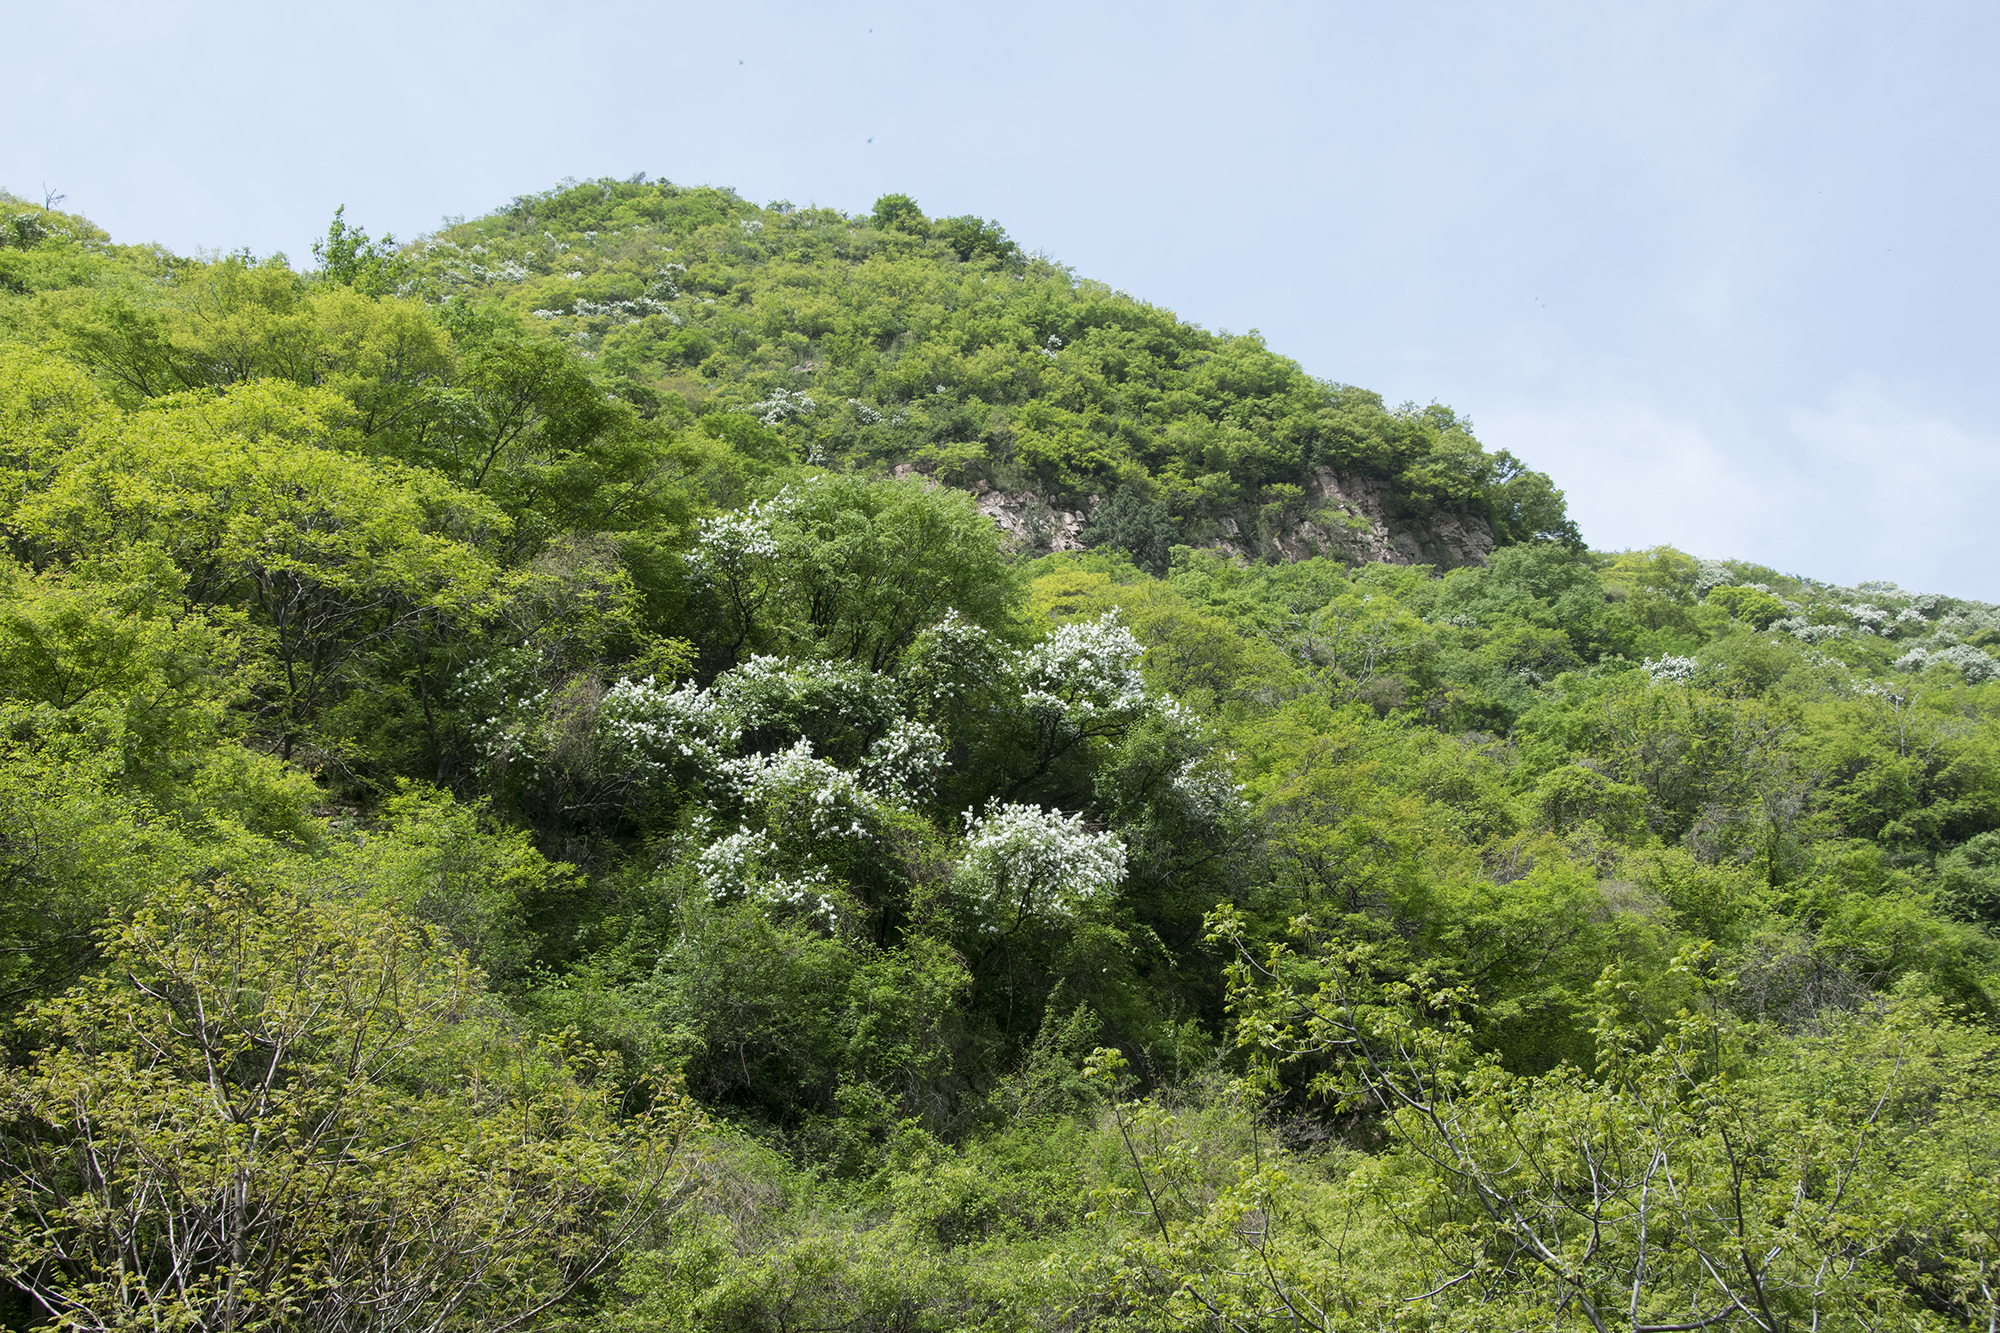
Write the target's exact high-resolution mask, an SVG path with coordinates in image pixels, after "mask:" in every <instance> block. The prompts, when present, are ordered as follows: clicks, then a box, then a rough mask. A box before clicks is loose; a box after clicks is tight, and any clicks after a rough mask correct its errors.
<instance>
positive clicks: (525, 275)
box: [397, 181, 1576, 567]
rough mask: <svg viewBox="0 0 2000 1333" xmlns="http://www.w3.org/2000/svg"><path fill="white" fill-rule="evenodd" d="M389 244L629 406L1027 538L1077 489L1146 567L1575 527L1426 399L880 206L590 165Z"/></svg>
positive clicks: (1521, 472) (1447, 554)
mask: <svg viewBox="0 0 2000 1333" xmlns="http://www.w3.org/2000/svg"><path fill="white" fill-rule="evenodd" d="M412 257H413V261H414V262H413V263H412V264H411V266H410V267H409V268H407V269H405V270H401V271H399V273H398V275H397V282H398V286H399V289H401V290H407V291H411V292H413V293H418V294H421V295H422V296H423V297H424V298H426V299H428V300H432V301H436V300H439V299H445V298H460V299H471V300H498V301H499V302H500V303H501V304H502V305H503V306H504V307H505V308H506V309H508V310H511V311H513V312H515V313H517V314H520V315H524V316H530V317H532V318H535V319H539V320H545V321H547V323H548V325H549V327H550V329H551V330H553V331H554V332H556V333H557V334H558V335H559V336H561V337H562V338H564V339H565V340H567V341H569V342H570V343H571V344H572V345H574V346H575V347H577V348H578V349H579V350H581V351H584V352H586V353H588V354H589V355H590V356H592V357H593V358H595V360H596V361H597V364H598V366H599V367H601V370H602V372H603V373H604V374H605V375H606V376H607V377H608V378H609V381H610V382H611V383H613V384H615V385H616V386H617V387H618V391H619V392H621V393H622V394H623V395H624V396H626V397H627V398H628V400H629V401H631V402H632V403H634V404H635V405H636V406H638V407H639V409H640V410H641V411H643V412H649V413H650V412H657V411H661V410H667V411H678V410H679V409H680V405H681V404H686V405H688V406H690V407H692V408H693V409H694V410H696V411H699V412H708V411H722V412H742V413H747V414H750V415H752V416H755V417H756V418H757V419H758V420H760V421H761V422H763V423H765V424H766V425H770V426H774V427H776V428H777V429H778V430H779V432H780V433H781V435H782V436H783V438H784V439H785V441H786V444H787V445H788V447H790V448H791V449H792V450H793V451H794V452H795V453H796V454H797V456H799V457H800V458H802V459H808V460H811V461H814V462H819V463H824V464H827V465H829V466H835V467H840V468H843V469H856V468H859V469H870V468H875V469H882V468H888V467H893V466H896V465H899V464H904V465H912V466H914V467H915V468H916V469H917V470H918V471H921V472H923V473H925V474H927V475H932V476H935V477H937V478H939V479H941V480H943V481H946V482H949V483H951V484H953V485H959V486H965V487H968V488H973V489H977V490H980V491H982V492H984V491H987V490H989V489H990V490H992V491H994V492H998V493H999V498H997V499H996V503H995V504H994V505H993V506H990V507H989V512H993V513H995V515H996V516H1000V517H1003V518H1004V519H1007V520H1012V521H1010V522H1009V526H1010V527H1011V528H1013V529H1014V531H1015V532H1016V533H1017V534H1019V535H1020V536H1022V537H1025V538H1026V539H1027V544H1028V545H1030V546H1036V545H1039V546H1041V547H1043V548H1044V549H1046V547H1048V546H1050V545H1055V546H1063V545H1065V544H1074V543H1075V537H1076V533H1075V529H1076V527H1077V526H1078V520H1079V519H1081V518H1083V517H1086V516H1088V515H1089V514H1090V503H1089V497H1092V496H1102V497H1108V498H1110V499H1112V500H1113V502H1114V503H1113V505H1112V507H1111V508H1110V509H1108V510H1106V511H1104V512H1103V513H1102V514H1101V515H1099V516H1098V523H1097V526H1096V528H1095V529H1094V530H1093V532H1092V534H1091V536H1092V537H1093V538H1096V539H1099V540H1109V541H1110V542H1111V543H1112V544H1114V545H1120V546H1123V547H1125V548H1127V549H1130V550H1133V551H1136V552H1138V553H1139V555H1140V557H1141V559H1142V560H1144V561H1146V562H1148V563H1152V564H1154V565H1155V566H1158V567H1163V566H1164V562H1165V556H1166V551H1167V549H1168V548H1169V547H1170V546H1171V545H1173V544H1174V543H1175V542H1177V541H1188V542H1191V543H1194V544H1197V545H1202V544H1209V543H1217V542H1219V543H1221V544H1223V545H1225V546H1227V547H1228V548H1229V549H1231V550H1243V551H1247V552H1249V553H1252V554H1259V553H1283V554H1286V555H1289V556H1292V557H1294V558H1296V557H1297V556H1299V555H1304V554H1318V553H1320V552H1321V551H1324V552H1325V553H1327V554H1334V555H1339V554H1353V555H1357V556H1359V557H1360V558H1364V559H1365V558H1370V557H1373V556H1377V555H1382V556H1386V557H1387V558H1389V559H1391V560H1402V561H1403V562H1405V563H1418V562H1427V563H1443V564H1446V565H1451V564H1464V563H1476V562H1477V560H1478V558H1479V557H1480V556H1482V555H1483V554H1484V553H1485V551H1486V550H1490V549H1491V548H1492V546H1493V544H1494V542H1495V541H1498V542H1499V543H1502V544H1504V543H1507V542H1512V541H1520V540H1529V539H1534V538H1538V537H1540V538H1549V537H1558V538H1564V539H1569V540H1574V539H1575V536H1576V534H1575V529H1574V527H1573V526H1572V525H1571V524H1570V523H1569V522H1568V520H1567V518H1566V516H1565V514H1564V512H1563V504H1562V496H1561V494H1560V493H1559V492H1557V491H1555V490H1554V488H1553V487H1552V486H1551V485H1550V484H1549V481H1548V479H1547V478H1546V477H1545V476H1543V475H1541V474H1539V473H1534V472H1529V471H1527V470H1526V469H1524V468H1523V467H1522V465H1521V464H1520V463H1519V462H1518V461H1517V460H1516V459H1514V458H1513V457H1511V456H1510V455H1508V454H1506V453H1500V454H1488V453H1486V452H1485V451H1484V450H1482V449H1481V447H1480V446H1479V443H1478V441H1477V440H1475V439H1474V438H1473V436H1472V433H1471V428H1470V423H1468V422H1464V421H1462V420H1460V419H1459V418H1458V417H1457V416H1456V415H1455V414H1454V413H1453V412H1452V411H1451V410H1450V409H1448V408H1444V407H1439V406H1435V405H1433V406H1431V407H1428V408H1418V407H1416V406H1414V405H1405V406H1403V407H1401V408H1396V409H1387V408H1385V407H1384V406H1383V404H1382V400H1381V398H1380V397H1379V396H1378V395H1376V394H1372V393H1369V392H1367V391H1365V390H1361V389H1355V388H1352V387H1349V386H1347V385H1341V384H1330V383H1326V382H1322V381H1317V380H1314V379H1312V378H1311V377H1310V376H1308V375H1306V374H1305V373H1304V372H1303V371H1301V370H1300V369H1299V367H1298V366H1297V365H1296V364H1295V363H1294V362H1292V361H1290V360H1288V359H1286V358H1284V357H1282V356H1279V355H1277V354H1276V353H1273V352H1272V351H1270V350H1269V349H1268V348H1266V347H1265V346H1264V344H1263V341H1262V339H1260V338H1259V337H1258V336H1257V335H1256V334H1254V333H1253V334H1249V335H1246V336H1240V337H1227V336H1221V335H1216V334H1212V333H1208V332H1206V331H1205V330H1202V329H1200V328H1198V327H1195V326H1193V325H1190V324H1184V323H1182V322H1180V321H1179V320H1177V319H1175V318H1174V316H1173V315H1172V314H1171V313H1170V312H1168V311H1164V310H1160V309H1158V308H1156V307H1153V306H1149V305H1146V304H1145V303H1143V302H1141V301H1137V300H1134V299H1133V298H1132V297H1129V296H1127V295H1125V294H1124V293H1123V292H1115V291H1112V290H1110V289H1108V288H1106V287H1105V286H1104V285H1103V284H1101V283H1093V282H1089V281H1078V280H1077V279H1076V278H1075V277H1074V275H1072V274H1071V273H1070V272H1069V271H1068V270H1067V269H1065V268H1063V267H1061V266H1060V265H1058V264H1056V263H1054V262H1052V261H1050V260H1049V259H1047V258H1044V257H1042V256H1039V255H1036V256H1030V255H1027V254H1024V253H1023V252H1022V251H1021V249H1020V247H1018V246H1017V245H1015V244H1014V242H1012V241H1011V240H1009V239H1008V237H1007V234H1006V232H1005V231H1004V230H1002V229H1001V228H1000V227H999V226H998V225H997V224H994V223H991V222H988V221H985V220H984V219H981V218H976V217H957V218H946V219H931V218H926V217H925V216H924V214H923V213H922V212H921V211H920V210H919V209H918V207H917V205H916V204H915V203H914V202H913V201H911V200H910V199H908V198H907V197H904V196H901V195H891V196H888V197H886V198H884V199H882V200H879V201H878V202H877V204H876V206H875V209H874V211H873V212H872V213H871V214H868V215H864V216H859V217H849V216H847V215H845V214H842V213H838V212H835V211H833V210H831V209H821V208H804V209H802V208H795V207H793V206H791V205H790V204H787V203H783V202H779V203H774V204H772V205H770V206H769V207H765V208H759V207H757V206H756V205H754V204H751V203H749V202H747V201H745V200H743V199H740V198H738V197H737V196H736V195H735V194H734V193H733V192H731V191H728V190H717V189H706V188H704V189H685V188H682V187H679V186H675V185H671V184H668V183H665V182H656V183H651V184H648V183H645V182H643V181H626V182H616V181H593V182H589V183H586V184H581V185H571V186H568V187H566V188H560V189H557V190H553V191H550V192H549V193H547V194H541V195H533V196H529V197H526V198H522V199H517V200H516V201H515V202H514V203H513V205H512V206H511V207H509V208H507V209H504V210H502V211H500V212H497V213H494V214H492V215H490V216H488V217H485V218H481V219H479V220H478V221H475V222H470V223H463V224H460V225H457V226H452V227H447V228H445V229H444V230H443V231H441V232H439V233H438V234H437V235H435V236H432V237H429V238H427V239H425V240H424V241H423V242H421V243H419V244H418V245H417V246H416V247H414V250H413V252H412ZM1029 495H1033V496H1035V497H1037V498H1040V499H1042V500H1044V501H1045V502H1047V503H1046V507H1045V509H1044V510H1043V512H1040V513H1036V512H1033V511H1034V509H1035V506H1034V505H1033V503H1032V501H1029V502H1028V503H1027V504H1026V505H1024V504H1023V503H1022V500H1024V499H1025V498H1026V497H1027V496H1029ZM1016 497H1020V498H1016ZM1001 499H1004V500H1005V501H1006V502H1007V504H1006V507H1007V508H1008V509H1009V510H1011V511H1013V512H1010V513H1007V514H1004V515H1003V514H1001V512H1000V501H1001ZM1023 508H1027V509H1029V510H1030V512H1029V513H1028V514H1027V515H1022V514H1021V513H1020V512H1019V511H1020V510H1021V509H1023ZM1049 511H1053V512H1049ZM1024 517H1025V518H1026V520H1027V521H1026V522H1022V521H1021V519H1022V518H1024ZM1065 518H1067V519H1068V522H1067V524H1065V521H1064V520H1065ZM1404 534H1408V536H1405V537H1404V540H1403V541H1402V542H1400V543H1397V542H1395V541H1394V540H1393V539H1394V538H1395V537H1397V536H1404ZM1287 539H1289V540H1287Z"/></svg>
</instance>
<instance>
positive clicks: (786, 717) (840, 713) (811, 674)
mask: <svg viewBox="0 0 2000 1333" xmlns="http://www.w3.org/2000/svg"><path fill="white" fill-rule="evenodd" d="M710 688H712V689H713V690H714V691H715V695H716V697H717V698H718V699H720V700H722V701H723V703H724V704H725V705H727V706H728V707H729V708H730V709H732V710H734V711H735V712H736V713H737V715H738V716H739V717H741V718H742V720H743V725H744V726H745V728H756V727H763V726H770V725H773V724H785V723H788V722H790V721H792V720H794V719H796V718H798V717H799V716H801V715H804V714H811V713H817V714H825V715H829V716H836V717H841V718H848V719H853V720H856V721H859V722H861V723H863V724H864V725H865V724H867V723H871V722H880V721H881V720H882V719H883V718H884V717H885V716H886V715H887V713H888V711H889V710H890V709H892V708H893V706H894V705H893V702H892V701H891V698H890V695H889V690H888V688H887V683H886V682H885V681H884V680H883V679H882V678H881V677H880V676H878V675H876V674H875V673H874V672H872V671H869V670H868V669H867V668H865V667H861V666H857V665H855V664H854V663H852V662H823V661H819V660H817V659H814V658H796V657H771V656H766V655H763V654H757V655H755V656H753V657H751V658H750V660H749V661H747V662H744V663H742V664H741V665H740V666H737V667H734V668H732V669H731V670H728V671H725V672H723V673H722V674H721V675H719V676H717V677H716V678H715V683H714V685H713V686H711V687H710Z"/></svg>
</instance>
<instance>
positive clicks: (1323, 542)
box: [898, 468, 1493, 569]
mask: <svg viewBox="0 0 2000 1333" xmlns="http://www.w3.org/2000/svg"><path fill="white" fill-rule="evenodd" d="M898 470H899V471H900V469H898ZM1384 489H1385V488H1384V486H1383V484H1382V483H1381V482H1379V481H1377V480H1376V479H1375V478H1373V477H1368V476H1363V475H1361V474H1359V473H1352V472H1335V471H1334V470H1333V469H1332V468H1321V469H1319V470H1318V471H1316V472H1314V473H1313V474H1312V475H1311V476H1310V477H1309V478H1307V481H1306V485H1305V486H1304V487H1303V491H1304V494H1303V495H1302V496H1301V497H1300V498H1299V499H1297V500H1295V501H1291V502H1287V503H1281V504H1275V505H1264V506H1261V507H1258V506H1249V505H1244V506H1237V507H1236V508H1233V509H1226V510H1224V511H1223V512H1222V513H1220V514H1219V515H1217V516H1216V518H1215V519H1214V521H1213V522H1212V523H1211V524H1209V525H1206V526H1208V527H1209V528H1210V529H1211V530H1210V531H1208V532H1201V531H1195V532H1191V533H1190V534H1189V536H1190V537H1191V538H1192V544H1194V545H1199V546H1205V547H1207V548H1209V549H1210V550H1215V551H1220V552H1222V553H1223V554H1225V555H1230V556H1235V557H1237V558H1239V559H1244V560H1268V559H1272V558H1274V557H1275V558H1276V559H1279V560H1283V561H1286V562H1293V561H1299V560H1307V559H1310V558H1312V557H1313V556H1317V555H1324V556H1332V557H1335V558H1337V559H1341V560H1345V561H1348V562H1349V563H1353V564H1362V563H1366V562H1368V561H1376V560H1379V561H1382V562H1384V563H1387V564H1392V565H1435V566H1436V567H1437V568H1439V569H1458V568H1461V567H1463V566H1466V565H1483V564H1485V563H1486V557H1487V556H1488V555H1490V554H1492V551H1493V529H1492V528H1490V527H1489V526H1487V523H1486V520H1485V519H1483V518H1480V517H1478V516H1477V515H1474V514H1463V513H1453V512H1448V511H1447V512H1441V513H1436V514H1430V515H1427V516H1425V517H1422V518H1416V519H1405V520H1401V521H1394V520H1391V519H1390V517H1389V514H1388V507H1387V505H1386V503H1385V496H1384ZM978 503H979V512H980V513H982V514H984V515H986V516H987V517H988V518H990V519H992V520H993V521H994V522H995V523H996V524H998V525H999V527H1000V530H1001V531H1002V532H1003V533H1005V534H1006V535H1007V538H1008V540H1009V541H1010V542H1011V543H1012V544H1013V545H1014V546H1015V548H1016V549H1018V550H1021V551H1023V552H1029V553H1033V554H1041V553H1043V552H1048V551H1076V550H1081V549H1082V548H1083V543H1082V541H1080V540H1079V538H1078V534H1079V533H1081V531H1082V530H1083V525H1084V524H1085V523H1087V522H1088V521H1089V519H1090V512H1089V509H1059V508H1056V507H1054V506H1052V505H1051V504H1050V503H1049V502H1048V500H1047V499H1046V498H1044V497H1043V496H1041V495H1039V494H1037V493H1035V492H1033V491H987V492H985V493H983V494H981V495H980V496H979V497H978ZM1096 504H1097V498H1096V497H1094V496H1093V497H1092V498H1091V502H1090V507H1091V508H1095V507H1096Z"/></svg>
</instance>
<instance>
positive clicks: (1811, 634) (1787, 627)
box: [1771, 616, 1847, 643]
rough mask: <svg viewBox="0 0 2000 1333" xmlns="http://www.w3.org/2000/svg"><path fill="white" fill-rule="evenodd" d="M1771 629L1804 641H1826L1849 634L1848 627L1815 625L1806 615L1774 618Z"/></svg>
mask: <svg viewBox="0 0 2000 1333" xmlns="http://www.w3.org/2000/svg"><path fill="white" fill-rule="evenodd" d="M1771 629H1772V630H1773V631H1774V632H1776V633H1780V634H1789V635H1791V636H1792V637H1793V638H1795V639H1797V640H1799V641H1800V642H1802V643H1825V642H1826V641H1827V640H1828V639H1838V638H1842V637H1844V636H1845V635H1846V634H1847V631H1846V629H1844V628H1843V627H1841V626H1839V625H1815V624H1813V623H1812V621H1810V620H1808V619H1807V618H1806V617H1804V616H1787V617H1785V618H1784V619H1783V620H1774V621H1772V622H1771Z"/></svg>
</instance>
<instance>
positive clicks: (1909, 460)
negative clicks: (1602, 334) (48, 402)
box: [1479, 380, 2000, 600]
mask: <svg viewBox="0 0 2000 1333" xmlns="http://www.w3.org/2000/svg"><path fill="white" fill-rule="evenodd" d="M1479 424H1480V434H1481V436H1482V438H1483V439H1485V440H1486V442H1487V443H1488V444H1489V446H1493V447H1499V448H1506V449H1511V450H1513V451H1514V452H1515V453H1517V454H1519V455H1520V456H1521V457H1523V458H1525V459H1527V460H1528V461H1529V462H1530V463H1531V464H1532V465H1533V466H1535V467H1537V468H1540V469H1541V470H1543V471H1546V472H1548V473H1550V474H1551V475H1553V476H1554V477H1555V478H1556V481H1557V484H1559V485H1560V486H1562V487H1563V489H1564V491H1565V492H1566V493H1567V495H1568V498H1569V505H1570V513H1571V514H1572V515H1573V516H1574V517H1575V518H1576V520H1577V523H1578V525H1579V526H1580V527H1582V529H1583V533H1584V536H1585V537H1586V538H1588V539H1589V541H1590V543H1591V544H1592V545H1593V546H1596V547H1599V548H1600V549H1625V548H1638V547H1647V546H1654V545H1660V544H1668V545H1673V546H1677V547H1680V548H1681V549H1683V550H1687V551H1692V552H1694V553H1696V554H1699V555H1704V556H1715V557H1736V558H1740V559H1746V560H1754V561H1757V562H1759V563H1761V564H1767V565H1771V566H1773V567H1776V568H1778V569H1782V570H1784V571H1786V572H1791V573H1800V574H1806V575H1809V576H1811V577H1814V578H1819V579H1825V580H1828V581H1832V582H1839V583H1847V584H1853V583H1858V582H1861V581H1863V580H1866V579H1890V580H1893V581H1895V582H1897V583H1900V584H1903V585H1904V586H1906V587H1912V588H1920V589H1923V590H1925V591H1934V592H1945V593H1953V594H1956V595H1959V596H1966V597H1979V598H1983V599H1986V600H2000V562H1996V561H1995V560H1994V558H1993V554H1992V552H1993V545H1992V534H1993V529H1994V522H1993V518H1992V516H1993V515H1994V514H1995V513H2000V435H1996V434H1995V433H1993V432H1988V431H1978V430H1973V429H1970V428H1968V427H1966V426H1964V425H1962V424H1960V423H1958V422H1954V421H1950V420H1947V419H1945V418H1944V417H1941V416H1939V415H1937V414H1935V413H1933V412H1930V411H1928V410H1926V409H1923V408H1920V407H1914V406H1911V405H1909V404H1908V403H1906V402H1902V401H1899V400H1898V399H1897V397H1896V396H1894V395H1893V394H1891V393H1890V391H1889V390H1888V389H1886V388H1885V387H1884V386H1883V385H1881V384H1879V383H1877V382H1873V381H1869V380H1856V381H1854V382H1852V383H1850V384H1848V385H1846V386H1843V387H1842V388H1840V389H1839V390H1837V391H1836V392H1833V393H1831V394H1829V395H1828V396H1827V397H1826V399H1825V400H1824V401H1823V402H1822V403H1820V404H1819V405H1816V406H1811V407H1798V408H1793V409H1791V410H1789V411H1786V412H1783V413H1781V414H1779V415H1778V416H1777V417H1776V419H1774V420H1772V421H1770V422H1769V423H1768V424H1764V425H1760V424H1757V423H1752V422H1746V421H1742V420H1740V419H1735V418H1733V417H1731V416H1730V415H1729V414H1728V412H1727V411H1726V410H1725V409H1722V408H1715V409H1712V410H1709V411H1702V410H1699V409H1693V410H1690V409H1680V410H1675V409H1670V408H1666V407H1663V406H1660V405H1659V404H1656V403H1652V402H1649V401H1647V400H1646V399H1645V398H1643V397H1642V396H1640V395H1638V394H1636V393H1635V394H1629V395H1624V396H1595V397H1587V398H1577V399H1569V400H1556V401H1540V402H1521V403H1516V404H1511V405H1502V406H1501V407H1499V408H1497V409H1492V408H1489V409H1488V410H1486V411H1485V412H1483V413H1482V414H1481V417H1480V422H1479Z"/></svg>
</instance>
